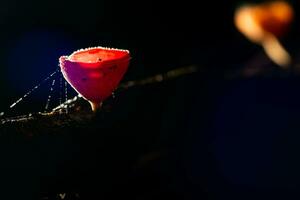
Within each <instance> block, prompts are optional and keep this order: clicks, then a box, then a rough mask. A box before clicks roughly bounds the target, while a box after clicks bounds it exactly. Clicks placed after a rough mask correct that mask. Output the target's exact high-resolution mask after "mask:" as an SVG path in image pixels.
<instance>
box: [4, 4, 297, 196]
mask: <svg viewBox="0 0 300 200" xmlns="http://www.w3.org/2000/svg"><path fill="white" fill-rule="evenodd" d="M241 3H243V2H240V1H233V0H231V1H229V0H226V1H192V0H186V1H178V2H175V1H169V0H167V1H154V0H152V1H104V0H100V1H69V0H67V1H59V0H52V1H16V0H11V1H7V2H4V1H3V2H1V4H2V5H1V8H0V24H1V32H0V44H1V46H2V48H1V50H0V52H1V53H0V66H1V67H0V89H1V90H2V95H1V105H0V108H1V109H3V110H6V109H7V107H8V106H9V105H10V103H12V102H13V101H15V100H16V99H17V98H18V97H20V96H22V95H23V94H25V93H26V92H27V90H29V89H30V88H31V87H33V86H34V85H35V84H37V83H38V82H39V81H41V80H43V79H44V78H45V77H46V76H47V75H48V74H49V73H51V72H53V71H54V70H55V69H56V68H57V67H58V66H57V65H58V58H59V56H61V55H68V54H70V53H72V52H73V51H74V50H77V49H80V48H85V47H90V46H108V47H115V48H123V49H128V50H130V52H131V54H132V62H131V64H130V68H129V70H128V73H127V74H126V76H125V78H124V80H135V79H139V78H143V77H147V76H150V75H153V74H156V73H161V72H166V71H168V70H170V69H174V68H177V67H184V66H188V65H191V64H194V65H197V66H199V67H200V68H201V69H203V70H200V71H199V72H198V73H195V74H193V75H189V76H186V77H182V78H179V79H177V80H173V81H170V82H166V83H162V84H154V85H151V86H146V87H138V88H135V89H131V90H128V91H126V92H124V93H122V94H120V95H119V96H117V98H116V100H115V103H114V104H113V109H112V111H111V112H110V113H107V114H104V115H103V116H102V115H100V116H97V117H96V118H95V119H94V121H92V122H90V124H88V125H87V126H86V127H85V126H79V128H78V127H77V126H76V127H71V128H69V129H67V130H62V131H60V132H61V133H64V134H61V135H60V134H54V135H53V134H42V133H41V136H36V137H35V138H34V139H24V138H22V137H21V138H18V137H17V138H14V137H13V136H9V135H6V136H5V137H3V138H2V140H1V141H2V142H1V159H2V160H1V162H0V165H1V166H2V167H1V170H2V173H1V176H2V178H0V179H1V188H2V189H3V190H2V191H3V194H5V195H4V196H5V199H9V198H11V199H21V198H23V199H35V198H37V199H39V198H41V197H42V196H50V197H49V198H53V199H55V198H57V194H58V193H60V192H67V193H68V194H71V193H72V192H73V193H76V192H79V193H80V194H81V196H82V198H83V199H91V198H93V199H113V198H114V197H120V196H121V197H122V198H131V199H159V198H165V199H169V198H170V199H171V198H172V199H227V198H230V199H259V198H264V197H268V198H271V197H285V196H287V195H290V196H293V195H296V194H297V191H298V190H299V186H300V183H299V178H300V172H299V167H300V166H299V164H298V163H299V162H298V157H299V152H300V149H299V143H300V138H299V130H300V127H299V121H300V115H299V111H300V104H299V102H300V101H299V100H300V95H299V91H298V90H299V87H298V86H300V80H299V78H298V76H297V75H296V74H293V73H291V74H289V73H286V72H284V71H280V70H279V71H278V70H276V66H275V65H274V64H272V63H271V62H269V64H268V65H269V66H271V67H274V71H275V72H276V73H273V71H271V72H270V74H269V75H267V76H264V77H255V76H254V77H247V78H245V77H236V78H234V79H230V80H229V79H225V78H224V74H226V73H227V72H228V71H232V70H233V71H234V70H238V69H242V68H243V67H245V63H248V62H249V61H251V60H252V59H254V58H255V55H257V54H260V53H262V50H261V48H260V47H259V46H258V45H254V44H252V43H250V42H249V41H248V40H247V39H246V38H244V36H243V35H241V34H240V33H238V32H237V31H236V29H235V27H234V24H233V14H234V10H235V8H236V7H237V6H238V5H240V4H241ZM292 3H293V5H294V8H295V11H296V18H295V21H294V23H293V25H292V27H291V30H290V31H289V33H288V34H287V35H286V37H285V38H282V42H283V44H284V45H285V46H286V47H287V49H288V50H289V51H290V52H291V54H292V56H293V57H294V58H295V60H296V61H295V62H297V55H298V54H299V52H298V51H299V47H298V44H299V28H298V27H300V26H299V23H298V22H299V20H298V14H297V13H298V12H297V11H298V10H299V9H298V8H299V2H292ZM203 71H204V72H203ZM48 89H49V88H48V87H43V88H41V89H40V90H39V91H38V92H37V93H36V94H33V95H32V97H30V98H28V100H26V101H25V100H24V102H22V105H23V107H25V108H26V109H27V110H29V111H31V110H35V109H40V108H37V105H39V104H41V105H43V104H44V102H45V101H46V99H47V94H48V92H49V90H48ZM22 105H20V107H21V110H22V109H24V108H22ZM16 109H18V107H16ZM48 132H51V129H50V130H48ZM147 156H148V157H147ZM140 160H142V161H140ZM145 160H146V161H145ZM73 193H72V194H73ZM107 196H108V197H107Z"/></svg>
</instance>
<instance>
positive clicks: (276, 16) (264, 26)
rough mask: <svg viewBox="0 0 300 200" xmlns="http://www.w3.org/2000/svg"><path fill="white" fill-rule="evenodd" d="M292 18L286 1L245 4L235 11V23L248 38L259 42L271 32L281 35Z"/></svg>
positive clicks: (274, 34)
mask: <svg viewBox="0 0 300 200" xmlns="http://www.w3.org/2000/svg"><path fill="white" fill-rule="evenodd" d="M293 18H294V11H293V8H292V7H291V5H290V4H289V3H287V2H286V1H272V2H266V3H262V4H257V5H245V6H242V7H240V8H238V9H237V11H236V13H235V19H234V21H235V25H236V27H237V28H238V29H239V31H240V32H242V33H243V34H244V35H245V36H246V37H247V38H248V39H250V40H251V41H253V42H256V43H261V42H262V41H263V40H265V39H266V37H268V35H270V34H272V35H273V36H275V37H280V36H282V35H283V34H284V33H285V32H286V31H287V29H288V27H289V25H290V23H291V22H292V20H293Z"/></svg>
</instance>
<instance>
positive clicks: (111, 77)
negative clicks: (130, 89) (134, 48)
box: [59, 47, 130, 104]
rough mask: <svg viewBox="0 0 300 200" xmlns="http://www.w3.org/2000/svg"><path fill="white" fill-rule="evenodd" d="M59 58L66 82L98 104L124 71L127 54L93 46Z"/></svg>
mask: <svg viewBox="0 0 300 200" xmlns="http://www.w3.org/2000/svg"><path fill="white" fill-rule="evenodd" d="M59 60H60V67H61V72H62V74H63V76H64V78H65V79H66V80H67V81H68V83H69V84H70V85H71V86H72V87H73V88H74V89H75V90H76V91H77V92H78V93H79V94H81V95H82V96H83V97H84V98H85V99H87V100H88V101H90V102H92V103H95V104H100V103H101V102H102V101H103V100H105V99H106V98H108V97H109V96H110V95H111V94H112V92H113V91H114V90H115V89H116V88H117V86H118V84H119V82H120V81H121V79H122V78H123V76H124V74H125V73H126V71H127V68H128V65H129V60H130V54H129V52H128V51H125V50H118V49H109V48H102V47H95V48H88V49H84V50H80V51H76V52H74V53H73V54H71V55H70V56H61V57H60V59H59Z"/></svg>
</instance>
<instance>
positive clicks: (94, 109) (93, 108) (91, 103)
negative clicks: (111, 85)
mask: <svg viewBox="0 0 300 200" xmlns="http://www.w3.org/2000/svg"><path fill="white" fill-rule="evenodd" d="M89 103H90V105H91V107H92V111H93V112H96V111H97V110H99V109H100V108H101V106H102V102H100V103H96V102H91V101H89Z"/></svg>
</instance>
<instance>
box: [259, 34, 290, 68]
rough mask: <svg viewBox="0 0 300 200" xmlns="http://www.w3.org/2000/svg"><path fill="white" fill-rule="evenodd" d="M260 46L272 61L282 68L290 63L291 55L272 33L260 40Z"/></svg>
mask: <svg viewBox="0 0 300 200" xmlns="http://www.w3.org/2000/svg"><path fill="white" fill-rule="evenodd" d="M262 46H263V48H264V50H265V52H266V54H267V55H268V56H269V58H270V59H271V60H272V61H273V62H274V63H276V64H277V65H279V66H280V67H282V68H284V69H287V68H288V67H289V65H290V64H291V56H290V54H289V53H288V52H287V51H286V50H285V49H284V47H283V46H282V45H281V44H280V42H279V40H278V39H277V38H276V37H275V36H274V35H272V34H270V35H268V37H265V39H264V40H263V41H262Z"/></svg>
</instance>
